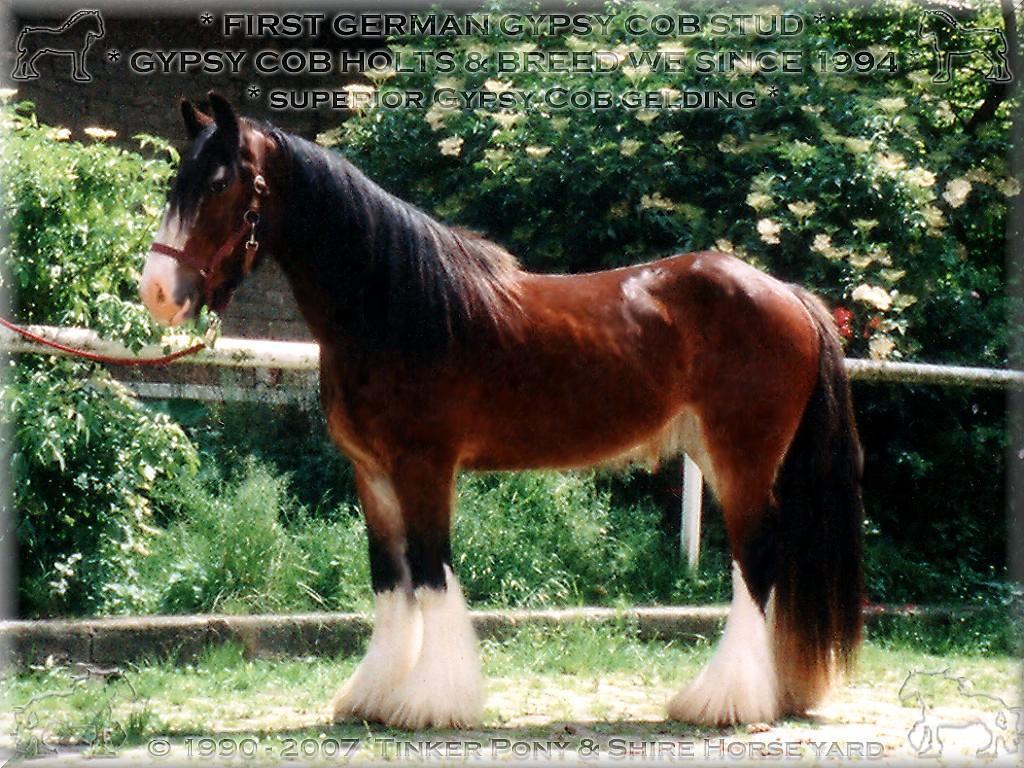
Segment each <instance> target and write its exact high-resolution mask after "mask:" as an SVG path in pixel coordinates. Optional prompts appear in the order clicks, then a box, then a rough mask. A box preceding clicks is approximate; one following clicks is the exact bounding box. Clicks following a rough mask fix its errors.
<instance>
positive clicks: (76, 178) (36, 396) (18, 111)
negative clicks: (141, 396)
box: [0, 103, 198, 614]
mask: <svg viewBox="0 0 1024 768" xmlns="http://www.w3.org/2000/svg"><path fill="white" fill-rule="evenodd" d="M0 118H2V119H3V120H4V122H5V124H6V127H7V129H8V130H7V133H6V136H5V140H4V144H3V151H2V153H0V201H2V204H3V207H4V209H5V211H7V213H8V224H9V241H8V242H7V243H6V244H5V245H3V247H2V248H0V259H2V260H3V262H4V263H5V265H6V267H7V270H6V274H5V275H4V277H3V279H4V280H5V285H7V286H8V287H10V288H12V289H13V290H12V291H11V293H12V307H13V312H14V316H15V317H16V318H17V319H18V320H19V321H20V322H31V323H45V324H51V325H72V326H87V327H91V328H93V329H95V330H97V331H98V332H99V333H100V334H102V335H104V336H106V337H109V338H114V339H118V340H120V341H122V342H124V343H125V344H128V345H129V346H138V345H139V344H141V343H143V342H145V341H149V340H153V339H155V338H157V333H156V329H155V327H154V326H153V324H152V323H151V322H150V320H149V318H148V315H147V314H146V312H145V311H144V309H143V308H142V307H141V306H140V305H139V304H138V303H137V302H136V301H135V298H136V291H137V287H136V286H137V284H138V268H139V265H140V256H141V254H142V253H144V252H145V250H146V248H147V247H148V243H149V239H150V237H151V234H152V231H153V229H154V228H155V225H156V222H157V217H158V215H159V212H160V210H161V208H162V190H163V187H164V185H165V184H166V182H167V180H168V178H169V175H170V173H171V170H172V166H171V165H170V163H168V162H167V160H166V159H164V158H149V157H143V156H141V155H138V154H134V153H131V152H126V151H125V150H122V149H119V148H116V147H112V146H108V145H106V144H104V143H101V142H100V141H95V142H91V143H88V144H82V143H78V142H73V141H70V140H68V135H67V131H66V130H65V129H59V128H52V127H49V126H44V125H39V124H38V123H37V121H36V119H35V116H34V115H33V113H32V109H31V105H29V104H27V103H21V104H17V105H14V106H4V107H3V108H2V110H0ZM0 418H2V419H3V421H4V423H5V424H6V425H7V426H8V427H9V432H8V437H7V438H5V439H10V440H11V441H12V442H11V444H10V445H9V446H5V447H6V448H7V451H6V455H7V456H8V457H9V458H10V462H11V466H10V471H11V479H12V481H13V482H12V487H13V491H14V492H13V499H12V502H13V505H14V509H15V510H16V515H14V516H12V517H14V518H16V520H17V531H16V533H17V539H18V554H19V562H20V570H21V583H20V598H21V601H22V608H23V610H24V611H25V612H26V613H29V614H51V613H62V612H66V611H69V610H73V611H76V612H93V611H116V610H121V609H122V608H123V607H124V606H125V605H128V604H131V602H132V601H133V599H134V598H133V596H132V591H133V590H134V589H135V574H134V573H133V572H132V567H131V562H132V558H133V553H135V552H137V551H139V550H140V549H142V548H144V546H145V544H144V540H145V538H146V531H147V530H148V528H149V522H148V521H149V518H150V515H151V509H150V503H149V496H150V494H151V493H152V492H153V491H154V489H155V488H156V486H157V485H158V484H159V483H161V482H162V481H165V480H167V479H169V478H172V477H174V476H177V475H179V474H182V473H186V474H187V473H189V472H192V471H194V470H195V468H196V466H197V464H198V458H197V456H196V453H195V450H194V448H193V447H192V445H191V443H190V442H189V440H188V438H187V437H186V436H185V434H184V433H183V432H182V430H181V428H180V427H179V426H178V425H176V424H174V423H173V422H172V421H170V420H169V419H168V418H167V417H166V416H162V415H159V414H155V413H152V412H150V411H148V410H147V409H145V408H144V407H142V406H141V405H140V404H139V403H138V402H136V401H135V400H134V399H132V398H131V397H129V396H128V395H127V394H126V392H125V391H124V389H123V388H122V387H120V386H119V385H118V384H117V383H116V382H114V380H113V379H112V378H111V377H110V375H109V374H108V373H107V372H106V371H105V370H103V369H102V368H99V367H96V366H91V365H85V364H81V363H71V362H63V361H58V360H56V359H53V358H49V359H48V358H38V357H29V356H25V357H23V358H19V360H18V365H17V366H16V367H14V368H13V369H11V371H9V375H8V379H7V381H6V386H5V390H4V395H3V400H2V411H0Z"/></svg>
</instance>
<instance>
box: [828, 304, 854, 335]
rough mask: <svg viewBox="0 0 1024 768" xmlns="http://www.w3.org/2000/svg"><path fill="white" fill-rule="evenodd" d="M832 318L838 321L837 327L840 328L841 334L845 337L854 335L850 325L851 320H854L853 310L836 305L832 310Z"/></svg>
mask: <svg viewBox="0 0 1024 768" xmlns="http://www.w3.org/2000/svg"><path fill="white" fill-rule="evenodd" d="M832 318H833V319H834V320H835V321H836V327H837V328H838V329H839V335H840V336H842V337H843V338H844V339H849V338H852V337H853V328H852V327H850V322H851V321H852V320H853V312H851V311H850V310H848V309H847V308H846V307H836V308H835V309H834V310H833V311H832Z"/></svg>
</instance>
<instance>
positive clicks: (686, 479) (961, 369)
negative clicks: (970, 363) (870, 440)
mask: <svg viewBox="0 0 1024 768" xmlns="http://www.w3.org/2000/svg"><path fill="white" fill-rule="evenodd" d="M29 330H31V331H32V332H33V333H36V334H38V335H40V336H42V337H44V338H46V339H49V340H51V341H56V342H59V343H61V344H64V345H66V346H70V347H75V348H78V349H83V350H86V351H89V352H97V353H100V354H103V355H108V356H111V357H130V356H131V355H132V352H131V351H130V350H128V349H126V348H125V347H123V346H122V345H121V344H118V343H116V342H112V341H106V340H104V339H101V338H100V337H99V336H98V335H97V334H96V333H95V332H93V331H90V330H87V329H84V328H54V327H50V326H30V328H29ZM188 346H190V344H189V339H188V338H187V337H183V336H179V337H173V336H172V337H168V338H166V339H164V340H163V343H161V344H153V345H150V346H148V347H145V348H143V349H142V350H140V351H139V353H138V356H139V357H141V358H147V357H148V358H155V357H159V356H161V355H163V354H165V353H166V352H167V351H168V349H169V350H170V351H174V350H177V349H184V348H186V347H188ZM0 352H9V353H32V354H46V355H54V354H56V355H62V354H66V353H63V352H60V351H58V350H54V349H50V348H48V347H44V346H41V345H39V344H36V343H34V342H31V341H29V340H27V339H25V338H23V337H21V336H19V335H17V334H15V333H14V332H13V331H9V330H7V329H5V328H0ZM319 359H320V358H319V347H318V346H317V345H316V344H312V343H303V342H294V341H265V340H256V339H235V338H220V339H218V340H217V341H216V343H215V344H214V345H213V346H212V347H208V348H206V349H203V350H200V351H199V352H197V353H196V354H195V355H190V356H188V357H184V358H179V359H178V360H175V361H174V362H173V363H171V365H181V364H186V365H215V366H222V367H228V368H280V369H286V370H294V371H313V370H316V368H317V367H318V365H319ZM846 366H847V370H848V371H849V372H850V378H852V379H854V380H855V381H864V382H877V383H884V382H898V383H904V384H932V385H942V386H964V387H981V388H1021V389H1024V371H1015V370H1004V369H998V368H970V367H965V366H955V365H931V364H927V363H895V362H885V361H879V360H859V359H847V361H846ZM126 385H127V386H128V387H130V388H131V389H132V390H133V391H134V392H135V393H136V394H137V395H138V396H139V397H143V398H153V399H187V400H205V401H218V400H228V401H238V400H258V401H261V402H268V403H285V402H296V401H300V400H302V399H303V398H302V397H301V396H299V395H298V394H297V393H296V392H295V391H294V389H287V388H282V389H278V388H274V387H269V386H256V387H238V386H216V385H204V384H174V383H164V382H126ZM703 487H704V480H703V477H702V476H701V472H700V469H698V467H697V465H696V464H694V463H693V461H691V460H690V458H689V457H686V459H685V462H684V469H683V499H682V525H681V526H680V531H681V532H680V550H681V552H682V553H683V554H684V555H685V556H686V559H687V563H688V565H689V567H690V568H696V567H697V564H698V560H699V557H700V519H701V496H702V492H703Z"/></svg>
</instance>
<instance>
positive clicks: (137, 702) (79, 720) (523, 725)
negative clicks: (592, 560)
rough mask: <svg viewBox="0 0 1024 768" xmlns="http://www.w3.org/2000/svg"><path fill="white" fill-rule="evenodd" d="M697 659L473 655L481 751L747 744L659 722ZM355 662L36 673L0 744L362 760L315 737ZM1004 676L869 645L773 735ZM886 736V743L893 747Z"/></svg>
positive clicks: (506, 649)
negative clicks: (317, 751)
mask: <svg viewBox="0 0 1024 768" xmlns="http://www.w3.org/2000/svg"><path fill="white" fill-rule="evenodd" d="M710 652H711V645H710V643H709V641H708V640H706V639H697V640H695V641H694V642H692V643H682V642H657V641H644V640H640V639H638V637H637V636H636V633H635V631H634V630H633V628H631V627H630V626H628V625H626V624H623V625H620V626H614V627H609V626H608V625H603V626H589V625H580V626H573V627H566V628H559V629H550V628H538V627H524V628H521V629H520V630H518V631H516V632H515V633H514V634H512V635H511V636H509V637H507V638H505V639H503V640H501V641H496V640H488V641H485V642H483V644H482V655H483V661H484V671H485V674H486V675H487V677H488V708H487V712H486V715H485V721H484V729H485V732H486V734H487V738H488V739H494V738H497V737H499V736H500V737H514V738H517V739H533V738H541V737H548V736H551V735H552V734H561V736H562V737H563V738H564V737H567V734H569V735H573V734H574V735H575V737H578V736H579V734H580V733H589V734H592V735H594V736H595V738H598V739H599V740H600V739H604V740H605V741H607V739H609V738H611V737H612V736H614V735H616V734H626V735H633V736H636V737H638V738H653V737H658V735H659V734H660V735H665V734H668V735H669V736H671V737H672V738H679V737H687V738H690V737H694V736H697V735H704V736H707V735H708V734H712V735H713V734H715V733H728V734H729V736H730V738H733V737H735V738H741V737H742V738H751V737H752V734H753V733H754V732H753V731H751V730H750V729H744V728H741V729H733V730H730V731H726V732H714V731H707V730H706V729H704V730H701V729H694V728H692V727H691V726H685V725H681V724H675V723H665V722H664V721H663V719H662V718H663V704H664V701H665V699H666V697H667V696H668V695H669V694H670V693H671V692H672V691H673V690H674V689H676V688H677V687H678V686H679V685H680V684H681V683H682V682H684V681H685V680H687V679H689V678H690V677H692V676H693V675H694V674H695V673H696V672H697V671H698V669H699V668H700V667H701V665H702V664H703V663H704V662H705V661H706V660H707V658H708V656H709V654H710ZM356 661H357V657H356V656H345V657H342V658H338V659H326V658H306V659H288V660H267V659H247V658H245V654H244V653H243V651H242V649H241V648H240V647H238V646H234V645H225V646H217V647H211V648H209V649H208V650H207V651H206V652H205V653H204V654H203V655H202V656H201V657H200V658H198V659H197V660H196V661H195V662H194V663H193V664H190V665H187V666H174V665H172V664H170V663H167V662H156V663H150V664H144V665H141V666H139V667H137V668H134V669H128V670H126V671H125V675H124V679H113V680H109V681H107V682H98V681H92V680H77V681H76V680H75V678H74V670H69V669H66V668H60V667H54V668H51V669H39V670H34V671H32V672H30V673H28V674H21V675H18V676H14V677H9V678H7V679H6V680H5V686H4V687H5V698H6V705H5V707H4V712H5V713H6V714H5V715H3V717H2V718H0V732H3V733H15V734H17V740H18V744H19V746H20V748H21V749H22V751H23V752H25V753H31V751H32V748H33V747H34V748H35V749H36V751H37V752H39V753H43V752H45V751H46V748H47V745H64V746H63V747H61V748H62V749H64V750H68V749H78V750H83V749H84V750H85V751H87V752H90V753H97V752H104V751H109V750H112V751H115V752H122V753H125V754H134V753H139V750H144V749H145V747H143V746H142V745H144V744H146V743H147V742H149V740H151V739H154V738H165V737H166V738H169V739H171V741H172V742H173V744H174V747H173V748H174V749H175V750H178V751H176V752H175V754H176V755H180V756H184V753H183V752H181V751H180V750H183V749H186V747H189V748H192V747H196V744H197V743H198V742H196V741H195V739H196V738H198V737H200V736H204V735H213V736H216V737H217V738H218V739H220V738H224V739H227V740H228V741H230V742H231V743H232V744H234V745H235V748H237V745H238V744H239V742H240V740H243V739H246V738H254V739H255V738H259V739H260V740H261V742H260V743H261V744H263V743H265V742H267V740H269V743H272V744H276V745H283V744H284V743H285V742H287V741H288V740H289V739H291V740H295V739H300V740H301V739H314V740H320V741H321V742H322V741H323V739H325V738H328V739H330V738H334V739H358V740H359V743H360V749H364V750H365V749H371V750H372V749H377V748H379V747H380V745H381V744H384V743H386V740H387V739H392V738H395V737H399V738H402V737H408V736H409V735H408V734H401V733H399V732H396V731H392V730H389V729H385V728H381V727H377V726H367V725H365V724H347V725H341V726H332V725H328V724H327V721H326V717H325V708H326V705H327V702H328V701H329V700H330V698H331V696H332V694H333V692H334V690H335V689H336V688H337V687H338V686H339V685H340V684H341V683H342V681H344V679H345V678H346V677H347V675H348V674H349V673H350V672H351V671H352V669H353V668H354V666H355V663H356ZM1016 665H1017V662H1016V661H1015V660H1014V659H1013V658H1012V657H1010V656H1008V655H1000V654H988V655H980V654H977V653H967V652H963V651H959V652H957V651H953V652H950V653H948V654H946V655H942V656H939V655H935V654H932V653H927V652H922V651H921V650H919V649H918V648H915V647H913V646H909V645H901V644H899V643H898V642H895V641H893V640H892V639H891V638H890V639H886V640H885V641H884V642H869V643H868V644H867V645H866V646H865V649H864V652H863V653H862V656H861V660H860V663H859V665H858V668H857V672H856V674H855V676H854V678H853V679H852V681H851V682H850V684H849V685H847V686H845V687H843V688H841V689H839V691H838V692H837V694H836V695H835V696H834V697H833V699H834V700H835V702H834V704H831V705H829V706H830V707H836V708H838V710H837V711H838V713H839V714H838V715H832V714H831V712H832V710H829V709H826V712H825V715H824V718H825V721H824V722H825V723H826V724H825V725H822V724H821V723H816V722H814V721H811V722H802V721H793V722H789V723H784V724H782V725H781V726H779V728H782V729H783V731H780V732H785V729H787V728H788V729H791V730H792V729H796V730H800V729H807V728H810V729H811V731H812V732H818V731H820V730H821V729H822V728H825V729H826V730H827V729H828V728H832V727H839V726H842V727H853V726H852V725H851V723H849V722H846V720H844V719H843V718H847V719H849V717H850V715H849V714H848V713H850V712H852V713H854V714H853V715H852V716H853V717H854V718H855V719H856V718H857V717H861V716H862V715H863V717H865V718H867V720H868V721H869V722H873V721H871V714H870V713H871V712H875V711H877V712H878V713H879V714H878V715H877V717H878V718H879V722H882V720H883V719H884V720H885V721H889V720H892V721H893V722H895V723H896V724H897V725H898V726H899V728H903V727H904V725H905V724H906V723H908V722H909V723H913V717H914V710H913V709H912V708H907V707H905V706H903V704H901V702H900V701H899V697H898V692H899V689H900V686H901V685H902V684H903V683H904V681H905V680H906V679H907V676H908V674H910V673H912V672H926V671H936V670H941V669H945V668H949V669H951V670H953V671H954V672H955V673H956V674H957V675H961V676H963V677H965V678H966V679H968V680H969V681H970V682H971V684H973V686H974V690H977V691H984V692H987V693H990V694H993V695H996V696H1001V697H1003V698H1005V699H1006V700H1007V701H1010V700H1011V698H1010V697H1012V693H1013V688H1014V687H1015V685H1016V682H1017V680H1018V679H1019V678H1017V676H1016V674H1017V673H1016V671H1015V670H1016ZM928 695H929V696H930V697H931V699H932V704H933V705H934V706H937V707H941V706H945V705H950V706H955V705H957V704H962V703H963V702H958V701H957V698H958V696H957V694H956V691H955V690H951V689H950V687H949V686H941V685H935V686H932V687H931V688H930V689H929V691H928ZM19 708H20V709H19ZM865 712H867V714H864V713H865ZM857 713H860V714H857ZM831 721H834V722H831ZM829 723H831V724H829ZM854 724H855V723H854ZM879 727H881V726H879ZM899 728H897V729H896V731H894V734H893V735H892V736H891V740H892V741H894V743H895V742H896V741H899V738H898V737H899V734H900V733H901V732H900V731H899ZM481 733H483V732H481ZM417 738H419V737H417ZM382 740H384V741H382ZM205 743H206V742H204V744H205ZM0 744H3V742H0ZM76 745H77V746H76ZM7 746H11V745H10V744H8V745H7ZM217 754H223V753H222V752H217Z"/></svg>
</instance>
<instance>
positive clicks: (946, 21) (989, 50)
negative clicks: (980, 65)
mask: <svg viewBox="0 0 1024 768" xmlns="http://www.w3.org/2000/svg"><path fill="white" fill-rule="evenodd" d="M918 35H919V36H920V37H921V39H922V40H924V41H925V42H926V43H930V44H931V46H932V49H933V50H934V51H935V55H936V57H937V61H936V65H935V75H934V76H933V77H932V82H933V83H948V82H949V81H950V79H951V78H952V73H951V69H952V66H953V57H955V56H960V57H964V56H972V55H981V56H984V57H985V58H986V59H988V62H989V65H990V69H989V71H988V72H987V73H986V74H985V79H986V80H988V81H989V82H991V83H1009V82H1011V81H1012V80H1013V73H1012V72H1010V61H1009V59H1008V58H1007V57H1006V49H1007V44H1006V34H1005V33H1004V32H1003V30H1001V29H995V28H992V27H969V26H965V25H964V24H961V23H960V22H959V21H957V20H956V18H955V17H954V16H953V14H951V13H950V12H949V11H941V10H927V11H925V12H924V16H922V17H921V24H920V26H919V27H918Z"/></svg>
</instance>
